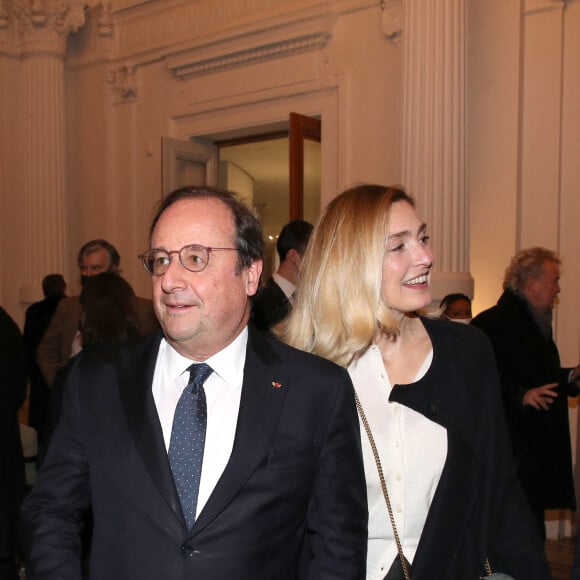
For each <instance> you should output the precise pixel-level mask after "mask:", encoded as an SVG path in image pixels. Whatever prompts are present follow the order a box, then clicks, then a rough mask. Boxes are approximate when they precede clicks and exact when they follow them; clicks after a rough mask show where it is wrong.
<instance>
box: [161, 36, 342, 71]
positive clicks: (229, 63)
mask: <svg viewBox="0 0 580 580" xmlns="http://www.w3.org/2000/svg"><path fill="white" fill-rule="evenodd" d="M329 38H330V33H329V32H328V31H318V32H312V33H310V34H302V35H299V36H293V37H291V38H284V39H281V40H277V41H271V42H265V43H257V44H256V45H255V46H250V47H247V48H241V49H239V50H230V51H226V52H224V53H222V54H219V55H216V56H210V55H209V54H208V53H207V52H206V51H204V50H201V51H198V52H197V53H194V54H192V55H191V58H186V59H184V60H182V59H168V62H167V67H168V68H169V70H171V71H172V72H173V73H174V74H175V75H176V76H177V77H178V78H180V79H187V78H191V77H194V76H200V75H204V74H210V73H214V72H217V71H223V70H228V69H232V68H237V67H241V66H247V65H250V64H254V63H257V62H263V61H267V60H274V59H278V58H284V57H288V56H292V55H295V54H299V53H302V52H309V51H312V50H320V49H321V48H324V47H325V46H326V44H327V43H328V40H329Z"/></svg>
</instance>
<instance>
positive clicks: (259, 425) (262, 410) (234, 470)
mask: <svg viewBox="0 0 580 580" xmlns="http://www.w3.org/2000/svg"><path fill="white" fill-rule="evenodd" d="M282 373H283V369H282V368H281V366H280V359H279V357H278V355H277V354H276V353H275V352H274V350H273V349H272V348H271V346H270V344H269V343H268V342H267V341H266V340H265V339H264V337H263V336H262V335H260V334H259V333H257V332H256V331H252V329H250V334H249V337H248V348H247V352H246V362H245V367H244V380H243V384H242V396H241V400H240V411H239V414H238V424H237V428H236V435H235V439H234V446H233V449H232V454H231V457H230V460H229V461H228V464H227V466H226V468H225V470H224V472H223V474H222V476H221V478H220V479H219V481H218V483H217V485H216V487H215V489H214V490H213V492H212V494H211V496H210V497H209V499H208V501H207V503H206V505H205V506H204V508H203V510H202V511H201V513H200V514H199V516H198V518H197V521H196V523H195V525H194V527H193V529H192V531H191V533H192V534H196V533H198V532H199V531H201V530H202V529H203V528H204V527H205V526H207V525H208V524H209V523H210V522H211V521H212V520H213V519H214V518H215V517H216V516H218V515H219V513H220V512H221V511H222V510H223V509H224V508H225V506H226V505H227V504H228V503H229V502H230V501H231V499H232V498H233V497H234V496H235V494H236V493H237V492H238V491H239V489H240V488H241V487H242V486H243V485H244V483H245V482H246V481H247V479H248V478H249V477H250V476H251V475H252V473H253V472H254V471H255V470H256V468H257V467H258V466H259V464H260V462H261V461H263V460H264V458H265V457H266V454H267V449H268V446H269V445H270V443H271V440H272V436H273V434H274V432H275V429H276V426H277V424H278V420H279V416H280V413H281V410H282V407H283V404H284V400H285V398H286V393H287V390H288V388H289V387H290V384H289V378H288V376H287V375H286V376H285V377H284V376H282ZM285 378H286V381H285V380H284V379H285ZM285 382H286V385H285V384H284V383H285Z"/></svg>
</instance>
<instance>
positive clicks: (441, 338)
mask: <svg viewBox="0 0 580 580" xmlns="http://www.w3.org/2000/svg"><path fill="white" fill-rule="evenodd" d="M421 320H422V322H423V325H424V326H425V329H426V330H427V333H428V334H429V336H430V337H431V340H432V342H434V343H438V342H448V343H454V344H455V345H457V348H460V349H464V348H465V349H469V348H486V349H487V348H488V347H489V341H488V339H487V337H486V335H485V333H484V332H483V331H481V330H480V329H479V328H476V327H475V326H473V325H471V324H459V323H457V322H453V321H451V320H445V319H440V318H438V319H434V318H428V317H422V318H421ZM434 346H435V344H434Z"/></svg>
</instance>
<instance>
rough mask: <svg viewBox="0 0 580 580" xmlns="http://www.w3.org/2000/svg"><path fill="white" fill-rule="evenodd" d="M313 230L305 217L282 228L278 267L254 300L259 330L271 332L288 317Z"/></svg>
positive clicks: (253, 316) (277, 247)
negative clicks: (304, 219) (303, 257)
mask: <svg viewBox="0 0 580 580" xmlns="http://www.w3.org/2000/svg"><path fill="white" fill-rule="evenodd" d="M311 233H312V224H309V223H308V222H305V221H303V220H295V221H292V222H290V223H288V224H286V225H285V226H284V227H283V228H282V231H281V232H280V235H279V236H278V240H277V241H276V251H277V252H278V257H279V258H280V265H279V267H278V270H277V271H276V272H275V273H274V274H273V276H272V277H271V278H270V279H269V280H268V281H267V282H266V284H265V285H264V286H263V288H261V289H260V290H259V291H258V293H257V294H256V296H255V297H254V300H253V308H252V323H253V324H254V326H255V327H256V328H257V329H258V330H261V331H262V332H269V331H270V330H271V329H272V327H273V326H275V325H276V324H278V322H280V321H282V320H284V318H286V316H288V313H289V312H290V308H291V307H292V300H293V294H294V291H295V290H296V280H297V278H298V271H299V270H300V264H301V263H302V256H304V252H305V251H306V246H307V245H308V240H309V238H310V234H311Z"/></svg>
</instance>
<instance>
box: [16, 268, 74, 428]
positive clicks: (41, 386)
mask: <svg viewBox="0 0 580 580" xmlns="http://www.w3.org/2000/svg"><path fill="white" fill-rule="evenodd" d="M65 290H66V282H65V281H64V278H63V277H62V275H61V274H49V275H48V276H45V277H44V278H43V280H42V292H43V294H44V300H41V301H40V302H35V303H34V304H31V305H30V306H29V307H28V308H27V309H26V317H25V319H24V344H25V345H26V357H27V364H28V376H29V379H30V394H29V402H28V424H29V425H30V426H31V427H33V428H34V429H35V430H36V433H37V435H38V437H39V438H41V437H42V431H43V427H44V421H45V418H46V412H47V409H48V393H49V391H48V386H47V384H46V382H45V380H44V377H43V376H42V373H41V372H40V369H39V368H38V365H37V364H36V349H37V347H38V345H39V344H40V341H41V339H42V337H43V336H44V333H45V332H46V329H47V328H48V325H49V324H50V321H51V320H52V317H53V316H54V313H55V312H56V308H57V306H58V303H59V302H60V301H61V300H62V299H63V298H64V297H65Z"/></svg>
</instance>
